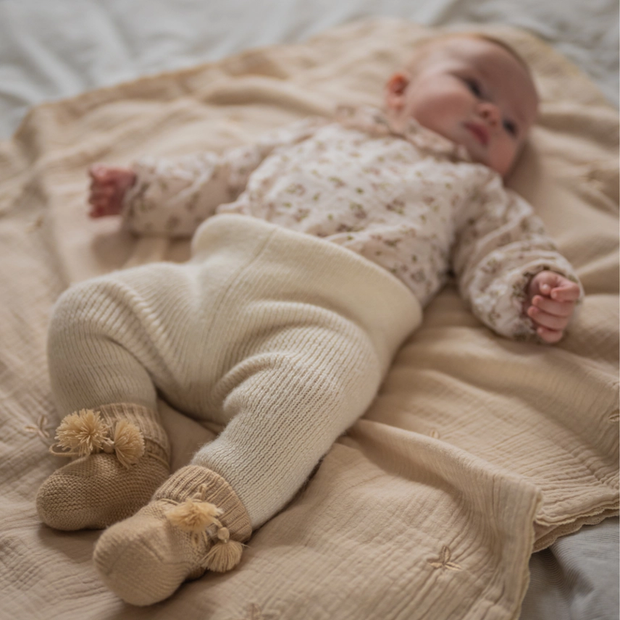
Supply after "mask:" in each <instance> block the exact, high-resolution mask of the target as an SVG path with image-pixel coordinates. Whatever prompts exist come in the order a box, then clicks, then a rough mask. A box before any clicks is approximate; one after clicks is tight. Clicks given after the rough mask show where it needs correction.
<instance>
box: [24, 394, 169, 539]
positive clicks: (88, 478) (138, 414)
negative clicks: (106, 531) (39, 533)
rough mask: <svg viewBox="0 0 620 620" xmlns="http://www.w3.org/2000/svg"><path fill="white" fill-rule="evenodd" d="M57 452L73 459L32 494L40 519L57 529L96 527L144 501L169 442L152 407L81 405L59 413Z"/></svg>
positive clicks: (165, 460) (163, 465)
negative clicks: (80, 408)
mask: <svg viewBox="0 0 620 620" xmlns="http://www.w3.org/2000/svg"><path fill="white" fill-rule="evenodd" d="M56 439H57V440H58V443H57V444H56V445H54V446H52V447H51V448H50V452H52V454H55V455H57V456H68V457H72V458H74V460H73V461H72V462H71V463H69V464H67V465H65V466H64V467H61V468H60V469H58V470H57V471H55V472H54V473H53V474H52V475H51V476H50V477H49V478H48V479H47V480H46V481H45V482H44V483H43V484H42V485H41V488H40V489H39V491H38V493H37V500H36V503H37V512H38V513H39V517H40V519H41V521H43V523H46V524H47V525H49V526H50V527H53V528H56V529H58V530H81V529H102V528H105V527H107V526H109V525H111V524H112V523H116V522H117V521H121V520H122V519H125V518H127V517H129V516H131V515H132V514H134V513H135V512H136V511H137V510H139V509H140V508H141V507H142V506H144V505H145V504H147V503H148V501H149V500H150V499H151V496H152V495H153V493H154V491H155V490H156V489H157V487H158V486H159V485H160V484H161V483H162V482H163V481H164V480H165V479H166V478H167V477H168V475H169V474H170V466H169V460H170V444H169V441H168V436H167V435H166V431H165V430H164V428H163V427H162V426H161V424H160V422H159V414H158V413H157V412H155V411H152V410H150V409H147V408H146V407H142V406H140V405H133V404H125V403H123V404H113V405H104V406H103V407H100V408H98V409H97V410H91V409H83V410H81V411H80V412H78V413H72V414H70V415H68V416H66V417H65V418H63V420H62V422H61V424H60V426H59V427H58V429H57V431H56Z"/></svg>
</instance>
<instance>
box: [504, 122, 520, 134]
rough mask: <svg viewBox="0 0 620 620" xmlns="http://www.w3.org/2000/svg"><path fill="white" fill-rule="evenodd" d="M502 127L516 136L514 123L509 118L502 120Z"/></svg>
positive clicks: (516, 130) (516, 131)
mask: <svg viewBox="0 0 620 620" xmlns="http://www.w3.org/2000/svg"><path fill="white" fill-rule="evenodd" d="M504 129H505V130H506V131H507V132H508V133H509V134H510V135H511V136H514V137H515V138H516V137H517V133H518V129H517V126H516V124H515V123H513V122H512V121H509V120H505V121H504Z"/></svg>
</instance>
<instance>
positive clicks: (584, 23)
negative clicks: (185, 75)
mask: <svg viewBox="0 0 620 620" xmlns="http://www.w3.org/2000/svg"><path fill="white" fill-rule="evenodd" d="M370 15H388V16H394V17H403V18H407V19H410V20H412V21H414V22H417V23H420V24H423V25H433V26H436V25H445V24H459V23H464V22H465V23H466V22H472V23H476V22H485V23H488V22H503V23H507V24H510V25H513V26H517V27H520V28H524V29H526V30H529V31H530V32H532V33H534V34H536V35H538V36H539V37H540V38H542V39H543V40H545V41H546V42H548V43H550V44H551V45H552V46H553V47H554V48H556V49H557V50H558V51H559V52H561V53H562V54H564V55H565V56H567V57H568V58H569V59H570V60H572V61H573V62H574V63H575V64H576V65H578V66H579V67H581V69H582V70H583V71H584V72H586V73H587V74H588V75H589V76H590V77H591V79H592V80H593V81H594V82H595V83H597V84H598V86H599V87H600V88H601V90H602V91H603V92H604V93H605V95H606V96H607V97H608V99H609V100H610V101H612V102H613V103H615V104H616V105H617V104H618V2H617V0H587V1H584V0H542V1H541V0H416V1H415V2H412V1H411V0H382V1H381V2H376V0H339V2H334V1H333V0H312V1H311V2H308V0H261V1H259V2H257V1H251V0H226V1H219V2H214V1H210V2H205V1H204V0H175V1H174V2H170V0H130V1H129V2H127V1H126V0H54V2H42V1H41V0H0V139H1V138H6V137H9V136H10V135H11V134H12V133H13V132H14V131H15V129H16V128H17V126H18V124H19V121H20V120H21V118H22V117H23V116H24V114H25V112H26V110H27V109H28V108H29V107H31V106H32V105H34V104H37V103H39V102H41V101H46V100H50V99H58V98H63V97H68V96H72V95H75V94H78V93H80V92H83V91H85V90H89V89H92V88H97V87H100V86H106V85H110V84H115V83H118V82H122V81H126V80H131V79H133V78H135V77H138V76H140V75H144V74H148V73H156V72H160V71H162V70H169V69H178V68H181V67H186V66H190V65H193V64H196V63H199V62H205V61H212V60H218V59H220V58H223V57H224V56H227V55H230V54H233V53H236V52H239V51H241V50H243V49H248V48H251V47H257V46H261V45H271V44H274V43H294V42H299V41H301V40H303V39H306V38H307V37H309V36H311V35H313V34H316V33H318V32H321V31H323V30H325V29H327V28H331V27H332V26H336V25H338V24H342V23H344V22H347V21H351V20H354V19H358V18H360V17H365V16H370Z"/></svg>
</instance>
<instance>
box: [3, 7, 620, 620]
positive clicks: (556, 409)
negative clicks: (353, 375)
mask: <svg viewBox="0 0 620 620" xmlns="http://www.w3.org/2000/svg"><path fill="white" fill-rule="evenodd" d="M484 31H486V32H488V33H491V34H494V35H496V36H500V37H504V38H505V39H506V40H507V41H508V42H509V43H510V44H512V45H513V46H514V47H516V48H517V49H518V50H519V51H520V52H521V53H522V54H523V55H524V56H525V58H526V59H527V60H528V61H529V62H530V63H531V64H532V67H533V69H534V73H535V77H536V80H537V83H538V86H539V89H540V92H541V95H542V100H543V103H542V110H541V115H540V119H539V122H538V124H537V126H536V127H535V129H534V131H533V133H532V138H531V140H530V144H529V145H528V147H527V149H526V152H525V153H524V155H523V157H522V160H521V161H520V164H519V166H518V168H517V169H516V170H515V172H514V174H513V175H512V177H511V179H510V182H509V185H510V186H511V187H513V188H514V189H516V190H517V191H518V192H520V193H521V194H522V195H523V196H524V197H525V198H526V199H528V200H529V201H530V202H531V203H532V204H534V205H535V207H536V208H537V210H538V212H539V214H540V216H541V217H542V219H543V220H544V221H545V223H546V225H547V227H548V230H549V232H550V233H551V234H552V236H554V237H555V239H556V241H557V242H558V245H559V248H560V251H562V252H563V253H564V254H565V255H566V256H567V258H568V259H569V260H570V261H571V262H572V263H573V264H574V265H575V267H576V269H577V272H578V274H579V276H580V278H581V279H582V282H583V284H584V287H585V290H586V293H587V298H586V300H585V303H584V305H583V308H582V310H581V312H580V315H579V316H578V318H577V320H576V321H575V322H574V324H573V325H572V327H571V330H570V334H569V335H568V336H567V337H566V338H565V340H564V341H563V342H562V343H560V344H559V345H557V346H553V347H551V346H542V345H535V344H523V343H517V342H511V341H508V340H505V339H502V338H500V337H497V336H495V335H493V334H492V333H491V332H490V331H489V330H487V329H486V328H485V327H483V326H482V325H481V324H480V323H479V322H478V321H477V320H476V319H475V318H474V317H473V316H472V315H471V314H470V312H469V311H468V310H467V308H466V306H465V304H464V303H463V302H462V301H461V299H460V298H459V296H458V295H457V293H456V289H455V287H453V286H448V287H447V288H446V289H445V290H444V291H443V292H442V293H441V294H440V295H439V296H438V297H437V298H436V299H435V300H434V302H432V303H431V305H430V306H429V307H428V308H427V310H426V313H425V317H424V322H423V324H422V326H421V328H419V329H418V330H417V331H416V332H415V333H414V334H413V335H412V337H411V338H410V339H409V340H408V341H407V342H406V343H405V345H404V346H403V347H402V349H401V350H400V352H399V353H398V355H397V357H396V359H395V362H394V364H393V367H392V369H391V371H390V372H389V374H388V376H387V378H386V380H385V381H384V383H383V385H382V388H381V390H380V393H379V395H378V397H377V398H376V399H375V401H374V403H373V405H372V406H371V408H370V409H369V411H368V412H367V414H366V415H365V416H364V418H363V419H362V420H360V421H358V422H357V423H356V424H355V425H354V426H353V427H352V428H351V429H350V430H349V431H348V432H347V433H346V435H345V436H343V437H341V438H340V439H339V440H338V442H337V443H336V444H335V445H334V446H333V448H332V449H331V450H330V452H329V453H328V454H327V455H326V457H325V458H324V459H323V461H322V463H321V465H320V467H319V468H318V470H317V471H316V473H315V474H314V476H313V477H312V478H311V479H310V481H309V482H308V484H307V485H306V486H305V487H304V488H303V489H302V490H301V491H300V493H299V494H298V495H297V496H296V497H295V499H294V500H293V501H292V502H291V503H290V504H289V505H288V506H287V507H286V508H285V509H284V510H283V511H282V512H281V513H280V514H278V515H277V516H276V517H274V518H273V519H272V520H271V521H269V522H268V523H266V524H265V525H264V526H263V527H262V528H261V529H260V530H258V531H257V532H256V533H255V534H254V536H253V538H252V539H251V541H250V543H249V547H248V548H247V549H246V551H245V553H244V559H243V561H242V563H241V564H240V566H239V568H238V569H236V570H235V571H233V572H231V573H228V574H223V575H214V574H211V575H207V576H205V577H204V578H203V579H200V580H198V581H195V582H190V583H188V584H185V585H184V586H183V587H182V588H181V589H180V591H179V592H178V593H177V594H176V595H175V596H173V597H172V598H171V599H169V600H168V601H165V602H164V603H161V604H158V605H156V606H154V607H152V608H149V609H136V608H132V607H130V606H128V605H125V604H124V603H122V602H121V601H120V600H118V599H117V598H116V597H115V596H114V595H113V594H111V593H110V592H108V591H107V590H106V589H105V587H104V586H103V585H102V584H101V583H100V582H99V581H98V579H97V577H96V575H95V572H94V569H93V567H92V565H91V553H92V548H93V544H94V542H95V540H96V539H97V537H98V535H99V534H98V532H94V531H93V532H78V533H65V532H56V531H53V530H51V529H49V528H47V527H45V526H43V525H41V524H39V523H38V521H37V517H36V513H35V509H34V497H35V493H36V490H37V488H38V486H39V485H40V483H41V482H42V481H43V480H44V479H45V478H46V477H47V476H48V475H49V474H50V473H51V472H52V471H53V470H54V469H55V468H56V467H57V466H58V465H59V463H57V462H55V461H54V459H53V457H52V456H50V455H49V454H48V453H47V447H48V445H49V444H50V443H51V442H52V439H53V433H54V428H55V427H56V425H57V424H58V418H57V415H56V413H55V412H54V409H53V406H52V404H51V398H50V389H49V380H48V377H47V368H46V357H45V345H46V328H47V323H48V317H49V311H50V308H51V306H52V304H53V303H54V301H55V299H56V298H57V297H58V295H59V294H60V293H61V292H62V291H63V290H64V289H65V288H66V287H67V286H68V285H69V284H70V283H72V282H76V281H80V280H83V279H85V278H87V277H90V276H94V275H98V274H102V273H107V272H109V271H111V270H113V269H119V268H124V267H127V266H131V265H138V264H143V263H147V262H150V261H155V260H161V259H165V260H175V261H179V260H184V259H186V258H187V257H188V245H189V244H188V243H187V242H169V241H167V240H164V239H136V238H134V237H132V236H130V235H129V234H128V233H118V232H117V227H118V222H117V221H114V220H113V219H111V220H109V221H90V220H88V218H87V217H86V215H85V197H86V189H87V179H86V169H87V167H88V166H89V165H90V164H91V163H93V162H95V161H104V162H109V163H112V162H114V163H118V164H125V163H128V162H129V161H131V160H132V159H134V158H136V157H138V156H142V155H144V154H151V155H175V154H182V153H189V152H195V151H200V150H204V149H222V148H225V147H228V146H232V145H235V144H239V143H241V142H243V141H244V140H249V139H252V138H255V137H257V136H258V135H259V134H260V133H262V132H264V131H265V130H267V129H270V128H272V127H274V126H277V125H281V124H283V123H286V122H289V121H293V120H295V119H297V118H300V117H302V116H306V115H308V114H329V113H330V111H331V110H332V108H333V106H334V104H335V103H349V104H359V103H368V104H371V105H377V104H380V102H381V95H382V86H383V83H384V81H385V79H386V78H387V76H388V75H389V73H390V71H392V70H394V69H396V68H397V67H398V66H399V62H400V61H401V60H402V58H403V57H404V56H406V54H407V52H408V50H409V49H410V47H411V46H412V45H413V44H414V43H415V42H416V41H417V40H419V39H420V38H423V37H425V36H428V35H429V34H432V32H433V31H430V30H428V29H423V28H420V27H418V26H415V25H413V24H411V23H408V22H404V21H400V20H389V19H388V20H383V19H380V20H371V21H367V22H360V23H356V24H351V25H348V26H345V27H342V28H339V29H336V30H333V31H330V32H327V33H325V34H324V35H321V36H318V37H316V38H314V39H312V40H310V41H309V42H308V43H306V44H303V45H295V46H280V47H270V48H265V49H260V50H255V51H251V52H247V53H244V54H241V55H239V56H235V57H232V58H229V59H227V60H225V61H223V62H220V63H217V64H209V65H204V66H200V67H198V68H195V69H191V70H185V71H181V72H176V73H171V74H165V75H160V76H157V77H154V78H148V79H142V80H139V81H136V82H132V83H129V84H124V85H121V86H118V87H114V88H109V89H104V90H98V91H94V92H90V93H87V94H85V95H82V96H79V97H76V98H74V99H70V100H66V101H62V102H58V103H54V104H46V105H42V106H39V107H37V108H35V109H33V110H32V111H31V112H30V114H29V115H28V116H27V118H26V119H25V120H24V122H23V123H22V125H21V127H20V129H19V131H18V132H17V134H16V135H15V137H14V138H13V139H12V140H11V141H8V142H5V143H2V144H1V145H0V208H1V214H2V217H1V219H0V256H1V258H2V269H0V280H1V282H2V284H1V288H0V290H1V291H2V300H3V303H2V305H1V307H0V338H1V342H2V347H1V349H0V373H1V374H0V398H1V400H0V404H1V407H0V419H1V421H2V444H1V447H0V455H1V457H2V460H1V465H0V488H2V493H3V501H2V505H1V507H0V526H1V534H0V536H1V539H0V558H1V562H0V584H1V587H2V592H3V595H2V605H0V617H2V618H7V619H8V618H50V617H53V618H63V619H68V618H115V619H129V618H131V619H139V618H142V617H144V618H146V617H148V618H177V617H188V618H189V617H201V618H210V619H211V618H212V619H218V620H220V619H221V620H241V619H244V618H245V619H250V618H251V619H253V620H256V619H259V618H260V619H267V618H269V619H270V620H272V619H273V620H275V619H278V620H279V619H295V620H297V619H304V620H306V619H317V620H323V619H325V620H328V619H329V620H331V619H335V620H344V619H351V620H358V619H361V618H364V619H367V618H368V619H376V620H385V619H397V618H398V619H403V620H405V619H406V620H417V619H423V618H424V619H427V620H433V619H435V620H445V619H461V618H467V619H470V620H482V619H485V620H490V619H498V620H500V619H502V620H503V619H509V618H517V617H518V615H519V609H520V605H521V600H522V598H523V595H524V594H525V591H526V588H527V584H528V559H529V556H530V554H531V552H532V551H533V550H538V549H542V548H544V547H546V546H548V545H550V544H551V543H552V542H553V541H554V540H555V539H556V538H557V537H558V536H560V535H563V534H567V533H569V532H574V531H576V530H578V529H579V528H580V527H581V526H582V525H583V524H594V523H598V522H600V521H601V520H603V519H604V518H605V517H607V516H611V515H616V514H618V389H617V388H618V364H617V362H618V360H617V355H618V255H617V246H618V221H617V211H618V159H617V146H618V145H617V142H618V119H617V112H616V111H615V110H614V109H613V108H611V107H610V106H609V105H608V104H607V103H606V102H605V99H604V98H603V96H602V95H601V94H600V93H599V92H598V91H597V90H596V88H595V87H594V86H593V85H592V84H591V83H590V82H589V81H588V80H587V79H586V78H585V77H584V76H583V75H582V74H581V73H579V71H578V70H577V69H575V68H574V67H573V66H572V65H570V64H569V63H568V62H567V61H566V60H564V59H563V58H562V57H560V56H558V55H557V54H555V53H554V52H553V51H552V50H551V49H550V48H548V47H547V46H546V45H544V44H543V43H541V42H540V41H538V40H537V39H535V38H534V37H532V36H529V35H527V34H525V33H523V32H519V31H516V30H512V29H508V28H502V27H499V26H495V27H485V28H484ZM161 411H162V415H163V417H164V422H165V424H166V426H167V428H168V430H169V432H170V435H171V440H172V442H173V451H174V456H173V458H174V463H173V465H174V467H175V468H178V467H180V466H181V465H183V464H185V463H186V462H187V461H188V459H189V456H190V455H191V454H192V453H193V451H194V450H195V449H197V447H198V446H199V445H200V444H201V443H203V442H204V441H208V440H209V439H210V438H212V437H213V434H212V433H211V432H210V431H209V430H208V429H205V428H203V427H202V426H200V425H198V423H197V422H194V421H193V420H190V419H188V418H187V417H185V416H183V415H181V414H180V413H179V412H177V411H174V410H172V409H171V408H170V407H169V406H168V405H166V403H164V402H161Z"/></svg>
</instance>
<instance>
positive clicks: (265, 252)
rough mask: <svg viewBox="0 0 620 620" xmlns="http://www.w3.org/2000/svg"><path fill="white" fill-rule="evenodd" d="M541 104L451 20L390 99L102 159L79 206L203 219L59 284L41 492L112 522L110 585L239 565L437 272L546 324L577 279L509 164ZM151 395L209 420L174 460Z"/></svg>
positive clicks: (53, 507)
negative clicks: (163, 241) (175, 245)
mask: <svg viewBox="0 0 620 620" xmlns="http://www.w3.org/2000/svg"><path fill="white" fill-rule="evenodd" d="M537 106H538V97H537V94H536V89H535V86H534V83H533V80H532V78H531V76H530V73H529V71H528V69H527V67H526V65H525V63H524V61H523V60H522V59H521V58H520V57H519V56H517V55H516V54H515V52H514V51H512V50H511V49H510V48H508V47H507V46H506V45H504V44H503V43H501V42H500V41H496V40H494V39H490V38H487V37H484V36H478V35H466V34H457V35H449V36H444V37H439V38H436V39H433V40H430V41H429V42H427V43H425V44H423V45H421V46H420V47H419V49H418V50H417V51H416V53H415V55H414V56H413V58H412V59H411V61H410V63H409V64H408V66H407V69H406V70H405V71H402V72H398V73H396V74H395V75H393V76H392V77H391V78H390V79H389V81H388V83H387V87H386V94H385V106H384V110H379V109H375V108H370V107H360V108H340V109H339V111H338V113H337V118H336V121H335V122H334V121H331V122H330V121H327V120H320V119H311V120H308V121H304V122H301V123H297V124H295V125H293V126H291V127H287V128H284V129H281V130H278V131H275V132H273V133H271V134H269V135H268V136H266V137H264V138H263V139H261V140H259V141H258V142H257V143H256V144H251V145H247V146H243V147H239V148H236V149H232V150H230V151H227V152H225V153H223V154H221V155H216V154H214V153H204V154H200V155H197V156H190V157H183V158H180V159H178V160H175V161H173V160H153V159H144V160H141V161H139V162H137V163H136V164H134V165H133V166H132V168H117V167H108V166H103V165H97V166H94V167H93V168H92V169H91V171H90V174H91V177H92V183H91V193H90V204H91V216H93V217H101V216H108V215H116V214H121V215H122V217H123V222H124V226H127V227H129V228H130V229H131V230H133V231H134V232H136V233H138V234H166V235H171V236H190V235H193V239H192V258H191V260H190V261H188V262H187V263H185V264H182V265H179V264H172V263H156V264H151V265H146V266H143V267H138V268H134V269H127V270H122V271H119V272H115V273H113V274H109V275H106V276H103V277H100V278H96V279H93V280H90V281H87V282H84V283H82V284H80V285H77V286H74V287H71V288H70V289H69V290H68V291H66V292H65V293H64V294H63V295H62V296H61V298H60V299H59V301H58V303H57V305H56V308H55V311H54V314H53V317H52V323H51V326H50V335H49V346H48V351H49V362H50V363H49V365H50V373H51V379H52V389H53V392H54V397H55V401H56V404H57V407H58V408H59V410H60V411H61V412H62V414H63V415H65V417H64V419H63V421H62V423H61V425H60V427H59V429H58V431H57V439H58V444H57V445H56V446H54V447H53V449H52V450H53V452H54V453H55V454H58V455H60V456H69V457H72V461H71V462H70V463H69V464H68V465H65V466H64V467H62V468H60V469H59V470H58V471H57V472H55V473H54V474H53V475H52V476H50V478H48V480H47V481H46V482H45V483H44V484H43V486H42V487H41V489H40V490H39V493H38V496H37V509H38V512H39V515H40V517H41V519H42V520H43V521H44V522H45V523H47V524H48V525H50V526H52V527H55V528H58V529H63V530H77V529H82V528H104V527H107V528H108V529H106V531H105V532H104V533H103V534H102V536H101V537H100V539H99V541H98V543H97V546H96V548H95V554H94V560H95V566H96V568H97V570H98V572H99V574H100V575H101V577H102V579H103V580H104V582H105V583H106V584H107V585H108V586H109V587H110V588H111V589H112V590H113V591H114V592H116V593H117V594H118V595H119V596H120V597H121V598H123V599H124V600H126V601H128V602H130V603H133V604H136V605H149V604H152V603H155V602H157V601H161V600H163V599H165V598H167V597H168V596H170V595H171V594H172V593H173V592H174V591H175V590H176V589H177V588H178V587H179V585H180V584H181V583H182V582H183V581H184V580H186V579H190V578H197V577H199V576H201V575H202V574H203V573H204V572H205V571H206V570H214V571H227V570H230V569H232V568H234V566H236V564H237V563H238V562H239V561H240V559H241V552H242V543H243V542H244V541H246V540H248V539H249V538H250V536H251V534H252V531H253V530H255V529H256V528H257V527H259V526H260V525H262V524H263V523H265V522H266V521H267V520H268V519H270V518H271V517H272V516H274V515H275V514H276V513H277V512H278V511H280V510H281V509H282V508H283V507H284V506H285V505H286V503H287V502H288V501H289V500H290V499H291V498H292V497H293V496H294V494H295V493H296V492H297V491H298V490H299V488H300V486H301V485H302V484H303V482H304V481H305V480H306V479H307V477H308V475H309V474H310V473H311V471H312V469H313V468H314V467H315V466H316V464H317V463H318V461H319V460H320V458H321V457H322V456H323V455H324V454H325V453H326V452H327V450H328V449H329V447H330V446H331V444H332V443H333V442H334V441H335V440H336V438H337V437H338V436H339V435H340V434H341V433H342V432H343V431H344V430H346V428H347V427H348V426H350V425H351V424H352V423H353V422H354V421H355V420H356V419H357V418H359V417H360V416H361V415H363V413H364V411H365V410H366V409H367V407H368V406H369V404H370V403H371V402H372V400H373V398H374V396H375V395H376V392H377V389H378V387H379V385H380V383H381V381H382V379H383V377H384V376H385V373H386V372H387V370H388V368H389V364H390V362H391V359H392V357H393V355H394V354H395V352H396V351H397V349H398V348H399V346H400V345H401V344H402V343H403V341H404V340H405V339H406V338H407V337H408V336H409V335H410V334H411V332H412V331H413V330H414V329H415V328H416V327H417V326H418V325H419V323H420V320H421V314H422V308H423V307H424V306H425V305H426V304H427V303H428V302H429V301H430V299H432V297H433V296H434V295H435V294H436V293H437V291H438V290H439V289H440V288H441V287H442V286H443V284H444V283H445V281H446V278H447V277H448V274H449V273H450V271H452V272H453V273H454V275H455V277H456V279H457V282H458V286H459V290H460V292H461V294H462V296H463V297H464V299H465V300H466V301H467V302H468V303H469V305H470V306H471V308H472V311H473V312H474V314H475V315H476V316H477V317H478V318H479V319H480V320H481V321H482V322H483V323H485V324H486V325H487V326H488V327H490V328H491V329H492V330H494V331H495V332H496V333H498V334H500V335H503V336H506V337H510V338H514V339H538V340H540V341H542V342H546V343H555V342H558V341H559V340H560V339H561V338H562V336H563V333H564V331H565V329H566V327H567V325H568V323H569V321H570V319H571V316H572V314H573V311H574V308H575V305H576V304H577V303H578V302H579V301H580V300H581V299H582V297H583V290H582V288H581V285H580V284H579V282H578V280H577V277H576V275H575V273H574V271H573V269H572V267H571V266H570V264H569V263H568V262H567V261H566V260H565V259H564V258H563V257H562V256H561V255H559V254H558V253H557V251H556V249H555V246H554V245H553V243H552V242H551V241H550V240H549V238H548V237H547V236H546V235H545V233H544V230H543V228H542V225H541V222H540V221H539V219H538V218H537V217H536V216H535V215H534V214H533V211H532V208H531V207H530V206H529V205H528V204H527V203H526V202H525V201H523V200H522V199H521V198H520V197H518V196H517V195H516V194H514V193H513V192H511V191H509V190H506V189H505V188H504V187H503V182H502V179H503V177H505V176H506V175H507V174H508V173H509V171H510V170H511V168H512V166H513V164H514V162H515V160H516V158H517V156H518V154H519V152H520V150H521V148H522V147H523V144H524V142H525V140H526V136H527V133H528V130H529V129H530V127H531V126H532V124H533V123H534V120H535V118H536V113H537ZM211 216H214V217H211ZM158 395H159V396H161V397H162V398H164V399H165V400H167V401H168V402H169V403H170V404H172V405H173V406H174V407H176V408H177V409H179V410H181V411H183V412H184V413H187V414H188V415H190V416H192V417H194V418H195V419H197V420H200V421H202V422H203V423H206V424H209V425H212V426H215V427H217V428H218V429H221V433H220V434H219V435H218V437H217V438H216V439H215V440H214V441H213V442H211V443H209V444H207V445H205V446H203V447H202V448H200V450H199V451H198V452H197V453H196V454H195V455H194V457H193V459H192V461H191V463H190V465H188V466H186V467H183V468H182V469H180V470H178V471H177V472H175V473H174V474H173V475H171V476H170V475H169V464H168V463H169V457H170V447H169V443H168V438H167V436H166V433H165V431H164V429H163V427H162V426H161V423H160V420H159V416H158V413H157V404H156V399H157V397H158ZM109 526H111V527H109Z"/></svg>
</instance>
